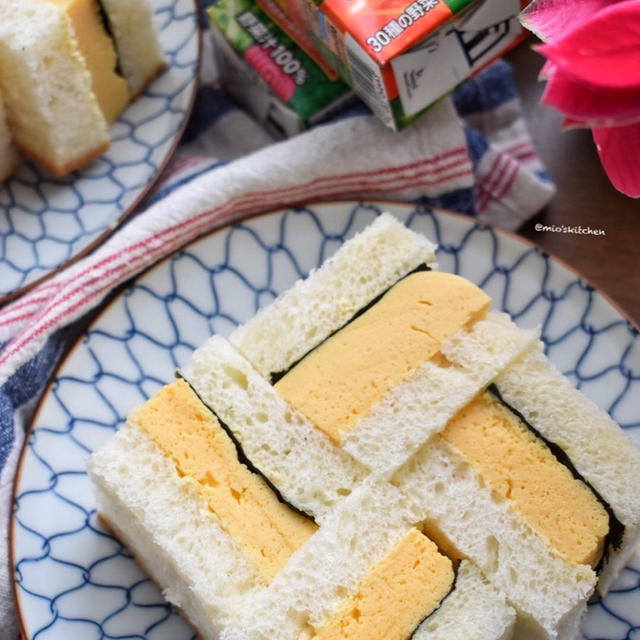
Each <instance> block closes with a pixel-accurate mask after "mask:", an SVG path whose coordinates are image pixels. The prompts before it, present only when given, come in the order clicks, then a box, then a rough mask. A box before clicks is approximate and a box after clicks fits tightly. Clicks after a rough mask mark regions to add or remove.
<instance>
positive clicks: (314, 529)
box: [88, 380, 515, 640]
mask: <svg viewBox="0 0 640 640" xmlns="http://www.w3.org/2000/svg"><path fill="white" fill-rule="evenodd" d="M88 470H89V473H90V477H91V479H92V481H93V483H94V487H95V490H96V497H97V500H98V508H99V513H100V516H101V518H102V519H103V521H104V522H105V523H106V524H107V525H108V526H109V527H110V528H111V529H112V530H113V531H114V533H115V534H116V535H117V536H118V537H119V538H120V539H121V540H122V541H123V542H124V543H125V544H127V546H128V547H129V548H130V549H131V551H132V553H133V554H134V555H135V557H136V558H137V559H138V561H139V562H140V563H141V565H142V566H143V567H144V568H145V569H146V570H147V572H148V573H149V575H150V576H151V577H152V578H153V579H154V580H155V581H156V582H157V583H158V585H160V586H161V588H162V589H163V593H164V594H165V596H166V597H167V599H168V600H169V601H170V602H172V603H173V604H174V605H175V606H176V607H178V608H179V609H180V610H181V611H182V613H183V615H184V616H185V617H186V618H187V620H188V621H189V622H190V623H191V624H192V625H193V626H194V628H195V629H197V631H198V633H199V635H200V637H202V638H203V639H206V640H215V639H217V638H220V640H232V639H235V638H237V639H238V640H239V639H242V640H267V639H269V640H273V639H275V638H277V639H278V640H360V639H362V640H364V639H367V640H408V638H410V637H416V638H422V639H423V640H444V638H447V639H448V640H454V639H455V638H465V639H466V640H507V639H508V638H510V637H511V631H512V629H513V625H514V620H515V613H514V611H513V609H512V608H511V607H509V606H508V605H507V604H506V602H505V598H504V596H503V595H501V594H500V593H499V592H498V591H497V590H496V589H495V588H493V587H491V585H489V584H488V583H487V582H486V580H484V578H483V577H482V576H481V574H480V572H479V571H478V569H477V568H476V567H474V566H473V564H472V563H470V562H468V561H463V562H461V563H457V562H454V561H452V560H451V559H450V558H448V557H447V556H446V555H444V554H443V553H441V552H440V551H439V549H438V547H437V545H436V544H435V543H434V542H433V541H431V540H430V539H429V538H428V537H427V536H426V535H425V534H424V533H423V532H422V531H420V530H419V529H418V528H416V527H415V526H414V520H415V514H413V513H412V511H411V503H408V502H407V501H406V500H405V498H404V496H403V495H402V493H401V492H400V491H398V490H397V489H396V488H395V487H393V486H392V485H390V484H389V483H386V482H384V483H377V482H375V481H373V480H368V481H366V482H363V483H361V484H360V485H359V486H358V487H357V488H355V489H354V490H353V491H350V492H349V493H348V495H345V496H344V497H343V500H341V501H340V502H339V504H337V505H336V506H335V508H333V509H331V511H330V512H327V513H326V514H325V517H324V518H323V522H322V524H320V525H319V524H317V523H315V522H314V520H313V519H312V518H310V517H308V516H306V515H304V514H301V513H300V512H299V511H297V510H296V509H294V508H292V507H291V505H289V504H288V503H287V501H286V500H285V499H283V497H282V496H281V495H280V494H279V492H278V491H277V489H275V487H273V485H272V484H271V483H270V482H269V481H268V480H267V479H266V478H265V477H264V476H263V475H262V474H261V473H260V472H258V470H257V469H255V467H253V466H252V465H251V463H249V461H248V460H247V458H246V456H245V454H244V452H243V451H242V450H241V448H239V447H238V445H237V443H236V442H235V441H234V439H233V437H232V436H231V435H230V434H229V432H228V428H227V427H226V425H224V422H223V421H221V420H220V419H219V418H218V417H217V416H216V414H215V413H213V412H212V411H210V410H209V409H208V408H207V407H206V406H205V405H204V404H203V403H202V402H201V401H200V399H199V398H198V396H197V395H196V394H195V393H194V391H193V390H192V389H191V388H190V387H189V385H188V384H187V383H186V382H185V381H184V380H177V381H175V382H173V383H171V384H170V385H168V386H166V387H164V388H162V389H161V390H159V391H158V392H157V393H156V395H155V396H154V397H152V398H151V399H150V400H149V401H148V402H147V403H146V404H145V405H143V406H142V407H141V408H139V409H138V410H136V411H135V412H133V413H132V414H131V415H130V416H129V418H128V421H127V425H126V426H125V427H124V428H123V429H121V430H120V431H119V432H118V433H117V434H116V436H115V437H114V438H112V439H111V440H110V441H109V442H108V443H107V444H106V445H105V446H104V447H103V448H102V449H101V450H100V451H98V452H97V453H95V454H93V455H92V456H91V458H90V461H89V465H88ZM471 616H472V617H473V620H474V621H475V625H476V627H477V628H476V630H475V631H472V630H470V625H469V620H470V617H471Z"/></svg>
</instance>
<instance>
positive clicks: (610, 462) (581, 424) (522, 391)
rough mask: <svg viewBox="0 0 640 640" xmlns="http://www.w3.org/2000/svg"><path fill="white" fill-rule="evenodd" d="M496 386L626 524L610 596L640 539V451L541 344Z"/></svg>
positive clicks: (604, 578)
mask: <svg viewBox="0 0 640 640" xmlns="http://www.w3.org/2000/svg"><path fill="white" fill-rule="evenodd" d="M496 386H497V388H498V391H499V392H500V395H501V396H502V398H503V400H504V401H505V402H507V403H508V404H509V405H510V406H511V407H513V408H514V409H515V410H516V411H518V412H519V413H521V414H522V415H523V416H524V418H525V419H526V420H527V421H528V422H529V423H530V424H531V425H532V426H533V427H534V428H535V429H536V430H537V431H538V432H539V433H540V434H541V435H542V436H543V437H544V438H546V439H547V440H549V441H550V442H553V443H555V444H557V445H558V446H559V447H560V448H561V449H562V450H563V451H564V452H565V453H566V454H567V455H568V456H569V458H570V459H571V462H572V464H573V466H574V467H575V468H576V470H577V471H578V473H579V474H580V475H581V476H582V477H583V478H584V479H585V480H586V481H587V482H588V483H589V484H590V485H591V486H592V487H593V488H594V489H595V490H596V491H597V492H598V493H599V494H600V496H601V497H602V499H603V500H604V501H605V502H606V503H607V504H608V505H609V507H611V509H612V510H613V512H614V513H615V515H616V517H617V518H618V520H619V521H620V522H621V523H622V524H623V525H624V526H625V532H624V537H623V540H622V545H621V547H620V548H619V549H618V550H612V549H610V550H609V551H608V552H605V553H606V556H605V563H604V566H603V568H602V570H601V572H600V578H599V581H598V591H599V592H600V593H601V594H603V595H604V594H606V592H607V591H608V590H609V588H610V586H611V583H612V582H613V580H615V578H616V576H617V575H618V573H619V572H620V571H621V570H622V568H623V567H624V565H625V564H626V562H627V561H628V560H629V557H630V556H631V554H632V553H633V551H634V549H635V547H636V546H637V543H638V540H640V491H639V488H640V450H638V448H636V447H634V446H633V445H632V444H631V443H630V442H629V440H628V438H627V437H626V435H625V433H624V432H623V430H622V429H621V428H620V427H619V426H618V425H617V424H616V423H615V422H614V421H613V420H612V419H611V418H610V417H609V415H608V414H607V413H605V412H604V411H602V410H601V409H600V408H599V407H597V406H596V404H595V403H593V402H592V401H591V400H589V399H588V398H586V397H585V396H584V395H582V394H581V393H580V392H579V391H578V390H577V389H575V388H574V387H573V385H572V384H571V383H570V382H569V380H567V378H565V377H564V376H563V375H562V374H561V373H560V372H559V371H558V370H557V369H556V367H555V366H554V365H553V364H552V363H551V362H550V361H549V360H548V359H547V357H546V356H545V355H544V352H543V345H542V343H538V344H537V345H535V347H534V348H533V349H531V350H529V351H528V352H527V353H526V354H524V355H523V357H521V358H520V359H518V360H516V362H514V363H513V365H512V366H511V367H509V368H508V369H506V370H505V371H503V372H502V373H501V374H500V376H498V378H497V379H496ZM621 471H622V472H621Z"/></svg>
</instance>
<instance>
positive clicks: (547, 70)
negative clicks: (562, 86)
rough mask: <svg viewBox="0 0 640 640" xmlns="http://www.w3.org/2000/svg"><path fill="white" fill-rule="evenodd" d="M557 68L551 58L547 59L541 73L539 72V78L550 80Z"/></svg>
mask: <svg viewBox="0 0 640 640" xmlns="http://www.w3.org/2000/svg"><path fill="white" fill-rule="evenodd" d="M534 49H535V47H534ZM556 69H557V67H556V65H555V64H554V63H553V62H551V60H545V62H544V64H543V65H542V69H540V73H539V74H538V80H549V78H551V76H552V75H553V74H554V73H555V70H556Z"/></svg>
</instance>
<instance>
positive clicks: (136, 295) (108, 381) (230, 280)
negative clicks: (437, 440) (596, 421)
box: [11, 203, 640, 640]
mask: <svg viewBox="0 0 640 640" xmlns="http://www.w3.org/2000/svg"><path fill="white" fill-rule="evenodd" d="M383 209H387V210H391V211H392V212H393V213H394V214H395V215H397V216H398V217H399V218H400V219H402V220H405V221H406V222H407V224H408V225H409V226H410V227H411V228H413V229H415V230H417V231H420V232H423V233H425V234H427V235H428V236H429V237H430V238H431V239H433V240H435V241H437V242H438V244H439V245H440V249H439V254H438V261H439V263H440V266H441V268H442V269H443V270H447V271H455V272H457V273H460V274H462V275H464V276H466V277H467V278H469V279H471V280H472V281H474V282H476V283H477V284H479V285H481V286H482V287H484V288H485V289H486V290H487V292H488V293H490V294H491V296H492V297H493V300H494V306H495V307H497V308H499V309H503V310H505V311H508V312H509V313H510V314H511V315H512V316H513V317H514V318H515V320H516V321H517V322H518V323H519V324H520V325H522V326H524V327H531V326H534V325H538V324H541V325H542V327H543V336H544V339H545V341H546V343H547V347H548V353H549V356H550V357H551V359H552V360H553V361H554V362H556V364H557V365H558V366H559V367H560V368H561V369H562V370H563V371H564V372H566V373H567V375H569V376H570V378H571V379H572V380H573V381H574V382H575V383H577V384H578V385H579V386H580V387H581V388H582V390H583V391H584V393H586V394H587V395H588V396H589V397H591V398H592V399H593V400H594V401H596V402H597V403H598V404H599V405H600V406H601V407H603V408H604V409H606V410H608V411H609V412H610V413H611V414H612V416H613V417H614V418H615V419H616V420H617V421H618V422H619V423H620V424H621V425H622V426H623V427H624V428H625V429H627V431H628V433H629V435H630V436H631V437H632V439H634V440H635V441H636V442H639V441H640V406H639V405H638V402H637V399H638V397H640V338H639V337H638V334H637V332H636V331H634V330H633V329H632V328H631V327H630V326H629V324H628V323H627V322H626V321H625V319H624V318H622V317H621V316H620V314H619V313H618V312H617V311H616V310H615V309H614V308H613V307H612V306H611V305H610V304H609V302H608V301H607V300H606V299H605V298H604V297H603V296H602V295H600V294H599V293H598V292H596V291H594V290H593V288H592V287H590V286H589V285H587V284H585V282H584V281H583V280H581V279H580V278H579V277H577V275H576V274H575V273H573V272H572V271H570V270H568V269H567V268H566V267H564V266H562V265H561V264H559V263H558V262H556V261H555V260H554V259H553V258H551V257H549V256H548V255H546V254H544V253H542V252H541V251H540V250H538V249H536V248H535V247H533V246H532V245H530V244H527V243H525V242H523V241H522V240H520V239H518V238H517V237H516V236H513V235H509V234H505V233H502V232H500V231H496V230H494V229H491V228H487V227H482V226H478V225H476V224H474V222H473V221H472V220H470V219H468V218H464V217H462V216H459V215H455V214H448V213H444V212H437V213H435V212H433V211H425V210H416V209H414V208H412V207H411V206H408V205H401V204H379V205H375V204H354V203H335V204H322V205H317V206H311V207H307V208H302V209H296V210H289V211H279V212H276V213H273V214H269V215H263V216H260V217H257V218H254V219H252V220H249V221H248V222H245V223H243V224H239V225H236V226H233V227H230V228H226V229H222V230H220V231H217V232H215V233H213V234H211V235H209V236H208V237H205V238H203V239H201V240H198V241H197V242H195V243H193V244H191V245H190V246H188V247H187V248H186V249H184V250H182V251H180V252H179V253H176V254H174V255H172V256H170V257H168V258H167V259H166V260H164V261H163V262H162V263H160V264H159V265H158V266H156V267H154V268H152V269H151V270H150V271H148V272H147V273H145V274H144V275H143V276H141V277H140V278H139V279H138V280H136V281H135V282H133V284H131V285H130V286H129V287H128V288H127V289H126V290H125V291H124V292H123V293H122V294H121V295H119V297H117V298H116V299H115V300H114V301H113V302H111V304H110V305H109V306H108V307H107V309H106V310H105V311H104V312H103V313H102V314H101V315H100V316H99V317H98V318H97V320H95V321H94V322H93V324H92V325H91V327H90V328H89V329H88V330H87V332H86V334H85V335H84V337H83V338H82V339H81V340H80V341H79V342H78V343H77V344H76V345H75V347H74V348H73V350H72V351H71V353H70V355H69V356H68V357H67V359H66V360H65V361H64V363H63V364H62V365H61V367H60V369H59V371H58V372H57V374H56V376H55V379H54V381H53V382H52V384H51V386H50V388H49V390H48V392H47V394H46V396H45V399H44V401H43V402H42V404H41V406H40V409H39V411H38V413H37V416H36V418H35V420H34V424H33V430H32V432H31V435H30V436H29V438H28V443H27V445H26V447H25V450H24V454H23V459H22V462H21V471H20V474H19V476H18V480H17V482H16V486H15V508H14V513H13V521H12V530H11V551H12V554H13V555H12V558H13V563H14V568H15V595H16V602H17V606H18V612H19V617H20V620H21V624H22V629H23V632H24V637H25V638H27V639H29V640H31V639H36V638H37V639H39V640H44V639H45V638H46V640H89V639H93V638H96V639H98V638H127V639H132V638H144V639H148V640H151V639H153V640H161V639H164V640H187V639H189V638H193V637H194V636H193V632H192V631H191V630H190V629H189V627H187V625H186V624H185V623H183V622H182V620H181V619H180V617H179V616H178V615H177V614H176V613H175V612H174V611H172V609H171V608H170V607H169V606H167V605H166V604H165V602H164V601H163V599H162V597H161V595H160V593H159V592H158V590H157V589H156V588H155V586H154V585H153V584H152V583H151V582H150V581H149V580H148V579H147V578H146V577H145V575H144V573H143V572H142V571H141V570H140V569H139V568H138V567H137V565H136V564H135V562H134V561H133V560H132V559H131V556H130V555H129V553H128V552H127V550H126V549H125V548H123V547H122V545H120V544H119V543H118V542H117V541H116V540H114V539H113V538H112V537H111V536H109V535H108V534H107V533H106V532H105V530H104V529H103V528H102V527H101V526H100V524H99V522H98V520H97V518H96V511H95V501H94V498H93V494H92V492H91V487H90V484H89V481H88V479H87V476H86V475H85V471H84V468H85V460H86V458H87V456H88V455H89V453H90V452H91V451H93V450H94V449H95V448H96V447H98V446H100V445H101V444H102V443H103V442H105V441H106V440H107V439H108V438H110V437H111V436H112V434H113V432H114V430H115V429H117V428H118V426H119V425H120V424H122V422H123V420H124V417H125V414H126V413H127V412H128V411H129V410H130V409H131V408H132V407H135V406H137V405H139V404H141V403H142V402H144V401H145V399H147V398H148V397H149V396H150V395H151V394H153V393H154V392H155V391H156V390H157V389H158V387H159V386H160V385H162V384H164V383H166V382H169V381H170V380H172V378H173V373H174V370H175V369H176V367H178V366H179V365H181V364H182V363H184V362H185V361H186V360H187V358H188V357H189V355H190V353H191V351H192V350H193V349H194V348H195V347H196V346H197V345H198V344H200V343H201V342H203V341H204V340H205V339H206V338H207V337H208V336H209V335H210V334H211V333H212V332H217V333H221V334H225V335H226V334H229V332H230V331H231V330H232V329H233V327H234V326H235V325H236V324H238V323H240V322H243V321H245V320H246V319H248V318H249V317H250V316H252V315H253V314H254V313H255V311H256V310H257V309H258V307H260V306H262V305H265V304H267V303H268V302H270V301H271V300H272V299H273V298H274V297H275V296H276V295H277V294H278V293H280V292H281V291H283V290H284V289H286V288H288V287H289V286H290V285H291V284H292V283H293V282H294V281H295V280H296V279H297V278H300V277H302V276H304V275H306V274H307V272H308V271H309V270H310V269H311V268H312V267H316V266H317V265H319V264H320V263H321V262H322V261H323V260H324V259H325V258H326V257H327V256H329V255H330V254H331V253H333V252H334V251H335V250H336V249H337V248H338V247H339V246H340V245H341V244H342V243H343V242H344V241H345V239H347V238H348V237H350V236H351V235H353V234H354V233H355V232H356V231H358V230H360V229H362V228H363V227H364V226H366V225H367V224H369V223H370V222H371V221H372V220H373V218H374V217H375V216H376V215H378V214H379V213H380V211H382V210H383ZM639 583H640V560H639V559H638V558H636V559H635V560H634V561H633V562H632V563H631V565H630V566H629V567H628V568H627V569H625V571H624V572H623V574H622V575H621V576H620V579H619V580H618V582H617V583H616V585H615V588H614V589H613V591H612V592H611V593H610V594H609V595H608V596H607V598H606V599H604V600H603V601H598V602H594V603H593V604H592V605H591V606H590V608H589V614H588V617H587V618H586V620H585V621H584V626H583V630H584V638H585V639H588V640H596V639H598V640H623V639H624V640H633V639H636V638H638V636H637V633H638V629H639V628H640V584H639Z"/></svg>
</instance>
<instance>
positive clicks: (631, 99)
mask: <svg viewBox="0 0 640 640" xmlns="http://www.w3.org/2000/svg"><path fill="white" fill-rule="evenodd" d="M638 64H640V62H639V63H638ZM542 102H544V103H545V104H548V105H550V106H552V107H554V108H556V109H557V110H558V111H560V112H562V114H563V115H564V116H565V117H568V118H571V119H572V120H580V121H582V122H590V123H592V124H594V125H598V126H607V127H608V126H612V125H620V124H629V123H631V122H633V121H635V120H636V119H637V118H640V87H638V88H635V89H604V88H599V89H595V88H593V87H590V86H586V85H583V84H580V83H578V82H576V81H575V80H574V79H572V78H570V77H568V76H566V75H565V74H564V73H562V71H561V70H560V69H555V70H551V72H550V75H549V76H548V81H547V86H546V87H545V90H544V93H543V94H542Z"/></svg>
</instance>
